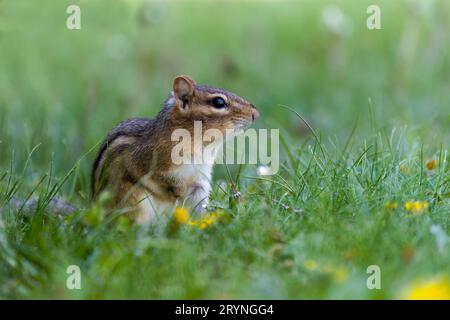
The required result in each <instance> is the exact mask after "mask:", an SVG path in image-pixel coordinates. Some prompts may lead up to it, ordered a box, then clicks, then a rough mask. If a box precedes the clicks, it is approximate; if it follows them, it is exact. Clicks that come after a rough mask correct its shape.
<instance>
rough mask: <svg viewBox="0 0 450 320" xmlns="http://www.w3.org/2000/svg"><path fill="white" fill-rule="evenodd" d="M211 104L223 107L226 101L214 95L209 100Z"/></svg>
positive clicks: (215, 106)
mask: <svg viewBox="0 0 450 320" xmlns="http://www.w3.org/2000/svg"><path fill="white" fill-rule="evenodd" d="M211 104H212V105H213V107H214V108H217V109H223V108H225V107H226V106H227V103H226V102H225V100H224V99H223V98H222V97H215V98H213V99H212V100H211Z"/></svg>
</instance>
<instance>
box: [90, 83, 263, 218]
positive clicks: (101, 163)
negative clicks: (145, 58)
mask: <svg viewBox="0 0 450 320" xmlns="http://www.w3.org/2000/svg"><path fill="white" fill-rule="evenodd" d="M258 116H259V113H258V111H257V110H256V108H255V106H254V105H253V104H251V103H250V102H248V101H246V100H245V99H243V98H241V97H239V96H237V95H236V94H234V93H232V92H229V91H226V90H223V89H220V88H214V87H209V86H200V85H196V83H195V82H194V80H192V79H191V78H190V77H188V76H178V77H176V78H175V79H174V81H173V90H172V92H171V93H170V95H169V98H168V99H167V100H166V102H165V103H164V105H163V107H162V109H161V110H160V112H159V113H158V115H157V116H156V117H155V118H154V119H143V118H142V119H129V120H125V121H123V122H121V123H120V124H119V125H118V126H116V127H115V128H114V129H113V130H112V131H111V132H110V133H109V134H108V136H107V137H106V139H105V141H104V142H103V144H102V146H101V147H100V149H99V152H98V155H97V157H96V160H95V162H94V165H93V169H92V196H93V199H94V200H95V199H97V198H98V196H99V194H100V193H101V192H103V191H106V190H107V191H108V192H109V193H110V194H111V195H112V199H111V201H110V206H112V207H117V208H122V209H126V211H127V214H128V216H130V217H131V218H132V219H135V220H136V221H137V222H138V223H146V222H151V221H154V218H155V217H156V216H157V215H158V214H160V213H161V214H162V213H164V212H167V211H168V210H170V209H173V207H174V206H178V205H184V206H186V207H189V208H191V209H193V210H195V211H197V212H202V211H204V210H205V208H206V206H207V204H208V197H209V193H210V190H211V174H212V166H213V164H212V163H211V162H206V163H195V164H194V163H188V164H176V163H174V161H173V159H172V156H171V155H172V150H173V148H174V147H175V145H176V143H177V142H176V141H173V140H172V139H171V137H172V134H173V132H174V131H175V130H177V129H184V130H187V131H188V132H189V133H190V136H191V137H192V139H193V137H194V124H195V122H201V124H202V129H203V132H205V131H207V130H208V129H218V130H219V131H220V132H221V134H222V138H223V139H225V138H226V137H227V134H229V132H234V131H238V130H245V129H246V128H248V127H249V126H250V125H251V124H252V123H253V121H254V120H255V119H256V118H257V117H258ZM211 143H215V144H217V145H219V144H220V141H213V142H211ZM191 144H192V146H193V147H192V149H191V150H192V156H195V153H196V152H198V150H197V149H196V147H195V143H194V141H191Z"/></svg>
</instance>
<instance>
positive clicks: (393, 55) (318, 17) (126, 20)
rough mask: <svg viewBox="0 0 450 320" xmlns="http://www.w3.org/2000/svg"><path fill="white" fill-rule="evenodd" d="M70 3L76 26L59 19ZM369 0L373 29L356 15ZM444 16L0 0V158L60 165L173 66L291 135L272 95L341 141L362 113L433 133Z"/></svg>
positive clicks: (152, 109) (412, 8) (280, 5)
mask: <svg viewBox="0 0 450 320" xmlns="http://www.w3.org/2000/svg"><path fill="white" fill-rule="evenodd" d="M71 4H77V5H79V6H80V8H81V30H68V29H67V28H66V19H67V17H68V16H69V15H68V14H67V13H66V9H67V7H68V6H69V5H71ZM370 4H377V5H379V6H380V8H381V26H382V29H381V30H368V28H367V27H366V19H367V17H368V14H367V13H366V10H367V7H368V6H369V5H370ZM449 17H450V2H449V1H446V0H441V1H438V0H436V1H432V0H429V1H420V0H397V1H391V0H386V1H380V0H377V1H365V0H358V1H350V0H348V1H325V0H324V1H144V0H117V1H107V0H96V1H92V0H90V1H78V0H70V1H66V0H58V1H54V0H53V1H49V0H41V1H17V0H0V168H2V171H3V170H6V169H8V168H10V166H11V162H12V167H13V168H16V170H20V168H23V166H24V163H25V162H26V161H27V158H28V155H29V153H30V152H31V151H32V150H33V149H34V148H35V147H36V146H38V147H37V148H36V150H35V153H34V155H33V157H32V158H31V159H29V160H28V162H29V165H30V166H32V167H33V168H34V170H36V169H37V168H38V169H40V170H42V171H47V170H49V167H50V164H52V167H53V170H54V172H67V171H68V170H69V169H70V168H71V167H72V166H73V165H74V164H75V162H76V161H77V160H78V159H80V158H81V157H82V156H83V155H84V154H86V152H88V151H89V150H90V149H91V148H92V147H93V146H95V145H96V144H97V143H98V142H100V140H102V139H103V138H104V136H105V135H106V133H107V132H108V131H109V130H110V129H111V128H112V127H113V126H114V125H116V124H117V123H118V122H119V121H121V120H123V119H126V118H130V117H137V116H145V117H152V116H154V115H155V114H156V113H157V111H158V110H159V108H160V105H161V103H162V102H163V101H164V99H165V98H166V97H167V95H168V94H169V91H170V88H171V84H172V79H173V77H174V76H176V75H178V74H188V75H191V76H192V77H193V78H194V79H195V80H196V81H197V83H200V84H208V85H212V86H219V87H224V88H226V89H228V90H230V91H234V92H236V93H237V94H239V95H241V96H243V97H245V98H247V99H248V100H250V101H252V102H253V103H254V104H255V105H257V106H258V108H259V109H260V111H261V115H262V116H261V118H260V120H259V121H258V122H257V124H256V126H258V127H264V128H279V129H280V133H281V134H282V135H283V136H285V137H289V139H290V141H291V142H292V145H293V146H295V145H296V144H298V145H299V144H300V143H301V140H303V139H305V137H306V136H307V135H308V130H307V128H306V127H305V125H304V124H303V123H302V122H301V121H300V120H299V119H298V118H296V117H293V116H292V113H290V112H289V111H288V110H286V109H283V108H282V107H280V106H279V105H280V104H282V105H287V106H290V107H292V108H294V109H295V110H297V111H298V112H299V113H300V114H301V115H302V116H303V117H304V118H305V119H307V120H308V121H309V122H310V124H311V125H312V126H313V127H314V128H315V129H316V130H318V131H319V132H321V133H322V134H323V136H324V137H337V141H341V142H342V144H344V143H345V137H347V136H348V135H349V134H350V131H351V130H352V127H353V126H354V125H355V124H357V126H358V129H357V133H356V136H357V137H359V138H360V139H365V138H367V136H368V134H369V133H370V132H371V131H370V130H371V127H372V126H373V125H374V121H376V126H377V127H379V128H384V129H386V131H387V132H390V131H391V130H392V129H393V128H398V127H404V126H408V127H409V128H412V131H411V132H413V135H414V137H413V138H414V139H417V138H418V139H420V140H426V141H428V142H430V143H431V144H433V143H435V144H436V145H439V144H440V143H446V141H447V140H448V136H449V129H450V107H449V101H450V54H449V47H450V36H449V29H450V18H449ZM446 137H447V138H446ZM324 140H326V139H324ZM94 153H95V152H94ZM94 153H93V152H91V153H89V154H87V156H86V157H85V158H83V160H82V161H81V163H80V165H81V167H80V170H79V172H78V179H77V189H79V190H86V189H87V186H88V181H89V180H88V179H89V168H90V165H91V161H92V159H93V157H94V156H95V154H94ZM38 171H39V170H38ZM33 172H34V171H33ZM33 174H34V173H30V178H31V179H32V178H33Z"/></svg>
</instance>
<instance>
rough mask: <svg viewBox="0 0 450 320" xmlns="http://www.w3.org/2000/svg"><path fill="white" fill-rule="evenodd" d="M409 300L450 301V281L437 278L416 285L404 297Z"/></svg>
mask: <svg viewBox="0 0 450 320" xmlns="http://www.w3.org/2000/svg"><path fill="white" fill-rule="evenodd" d="M403 298H404V299H408V300H450V281H449V279H448V278H447V277H436V278H433V279H430V280H427V281H423V282H419V283H416V284H414V285H413V286H412V287H411V288H410V289H409V290H408V291H407V292H406V293H405V294H404V295H403Z"/></svg>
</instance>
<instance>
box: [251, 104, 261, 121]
mask: <svg viewBox="0 0 450 320" xmlns="http://www.w3.org/2000/svg"><path fill="white" fill-rule="evenodd" d="M250 107H251V108H252V120H253V121H255V119H256V118H258V117H259V111H258V109H256V107H255V106H254V105H253V104H250Z"/></svg>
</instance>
